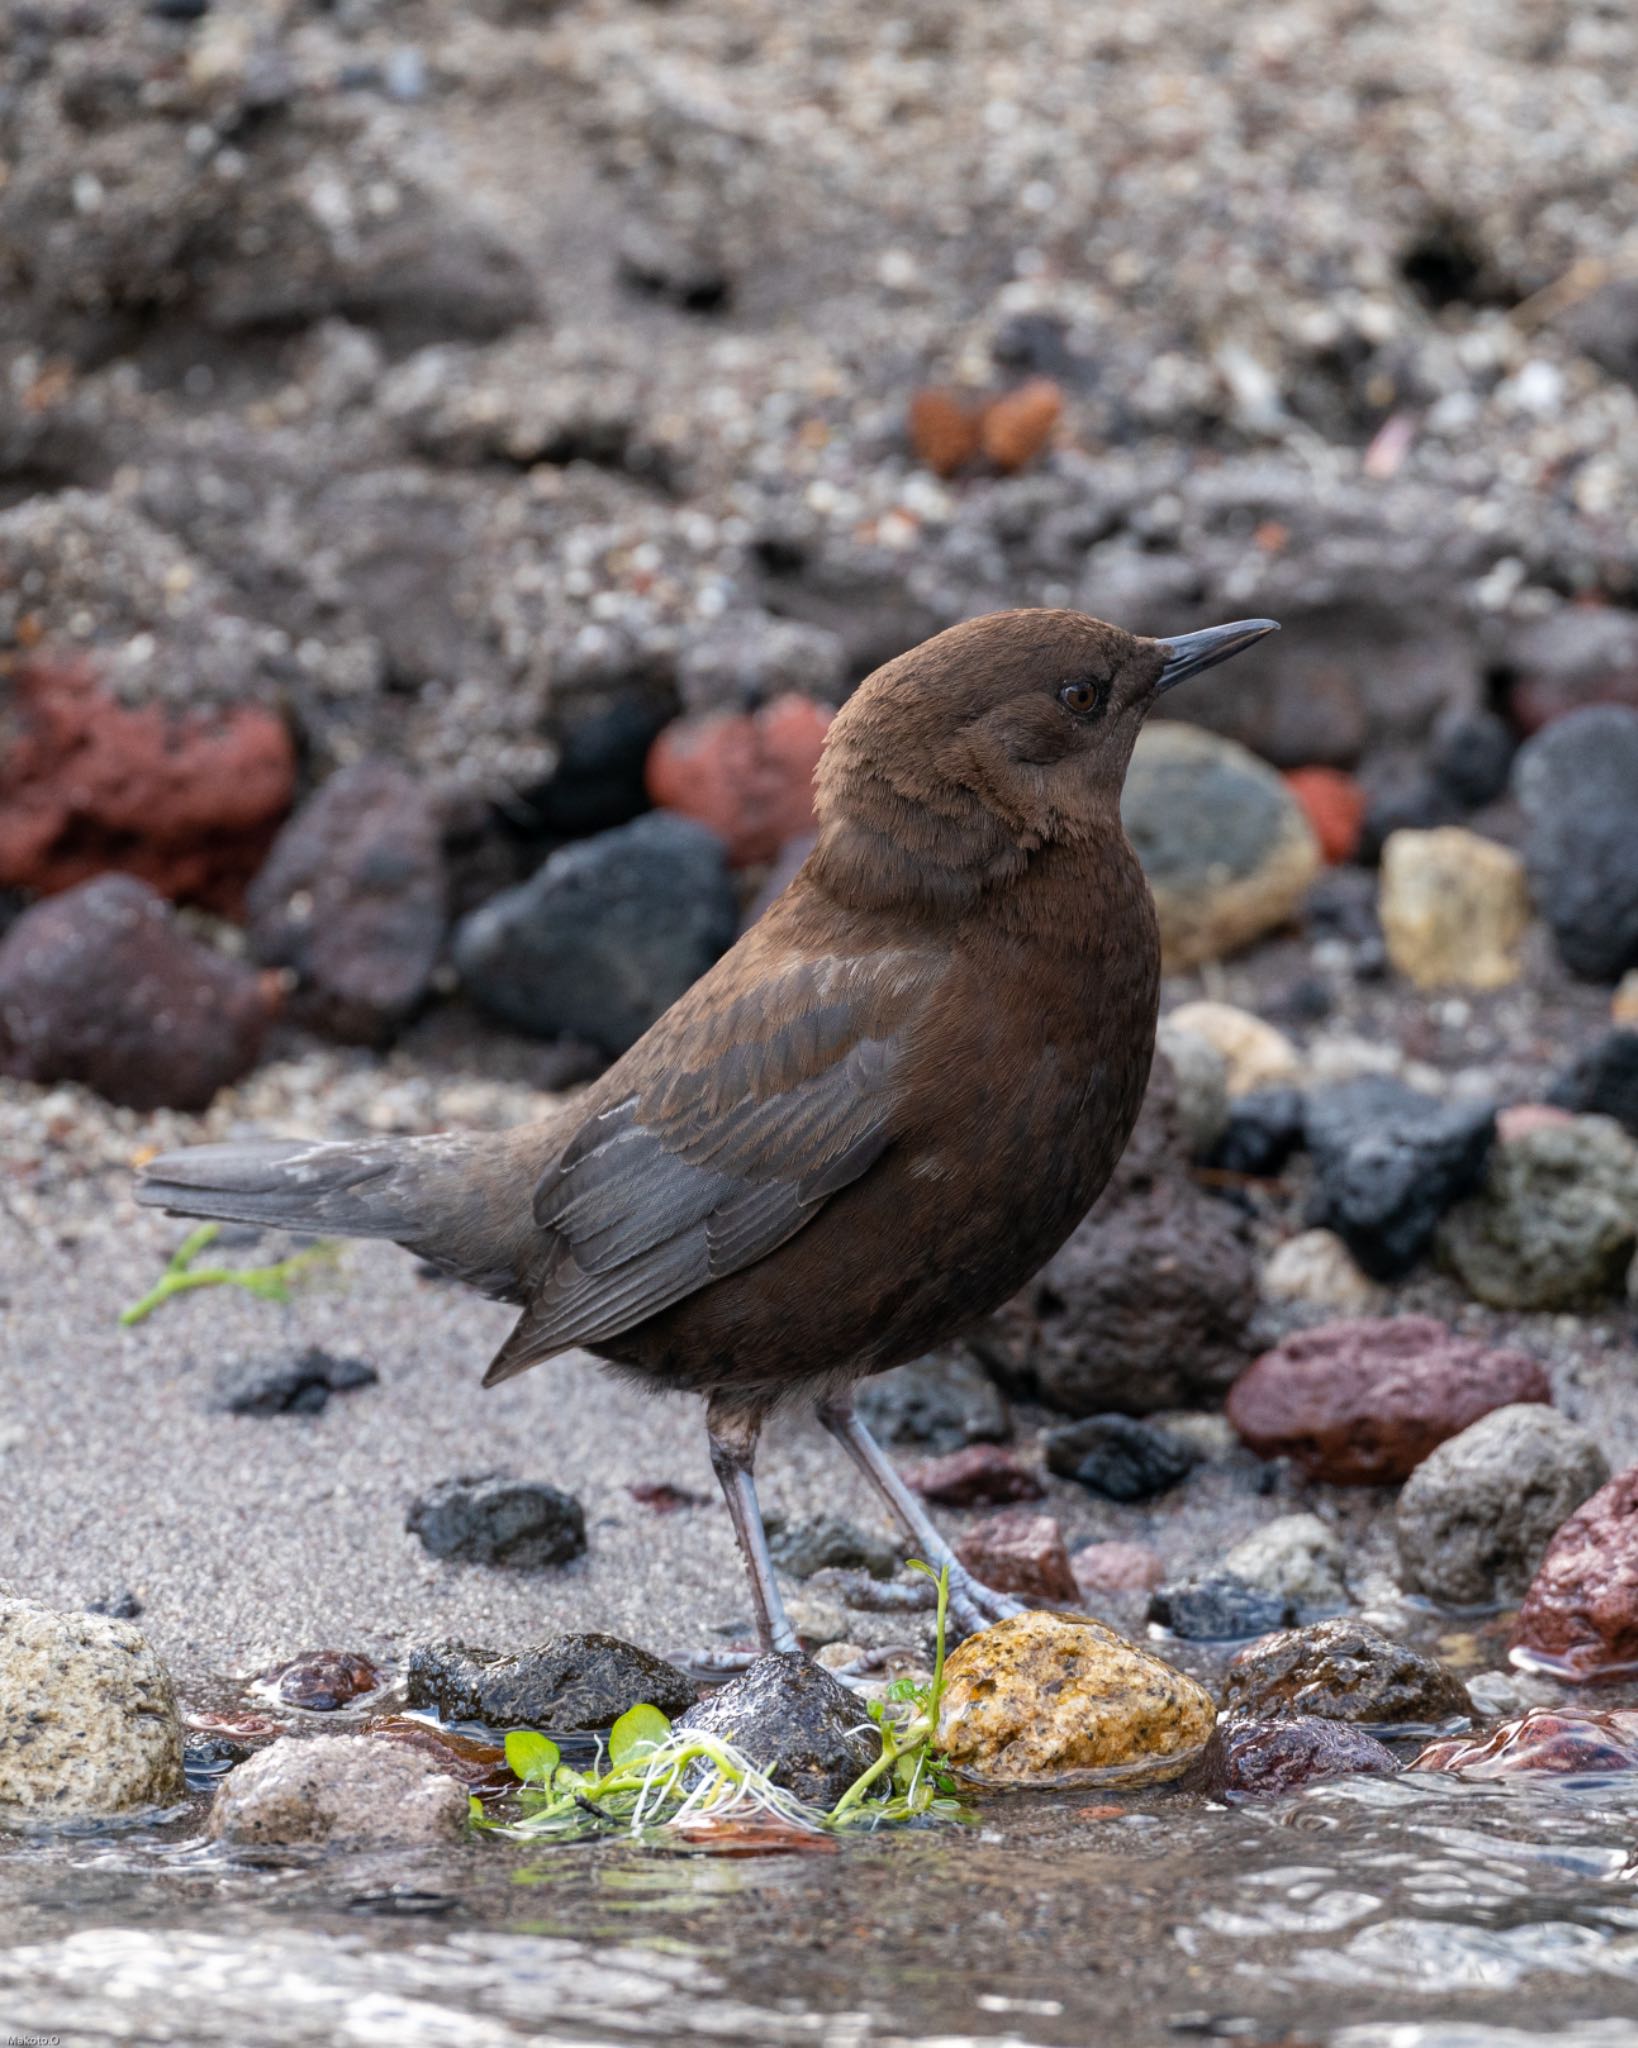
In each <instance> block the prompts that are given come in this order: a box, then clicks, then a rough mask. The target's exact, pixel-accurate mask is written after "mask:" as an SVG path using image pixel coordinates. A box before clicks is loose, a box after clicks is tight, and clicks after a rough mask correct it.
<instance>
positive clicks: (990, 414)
mask: <svg viewBox="0 0 1638 2048" xmlns="http://www.w3.org/2000/svg"><path fill="white" fill-rule="evenodd" d="M1063 409H1064V395H1063V392H1062V391H1061V390H1060V389H1059V388H1058V386H1057V385H1056V384H1054V383H1053V381H1052V379H1051V378H1050V377H1031V378H1030V380H1029V382H1028V383H1027V384H1020V385H1019V387H1018V389H1017V390H1016V391H1009V392H1008V393H1007V395H1006V396H1005V397H1004V398H998V399H996V400H995V402H994V403H993V404H992V405H989V406H987V407H986V408H985V411H984V419H983V446H984V453H985V454H986V455H987V456H988V457H989V458H990V460H991V461H992V462H993V463H994V464H995V466H996V468H997V469H1004V470H1007V471H1009V472H1010V471H1012V470H1015V469H1027V468H1028V466H1029V465H1030V463H1032V462H1033V461H1034V460H1035V458H1036V456H1038V455H1039V454H1040V453H1041V451H1042V450H1043V449H1044V448H1045V447H1046V445H1047V443H1048V442H1049V441H1050V440H1051V439H1052V433H1053V429H1054V428H1055V427H1056V426H1057V424H1058V421H1059V419H1060V418H1061V417H1062V415H1063Z"/></svg>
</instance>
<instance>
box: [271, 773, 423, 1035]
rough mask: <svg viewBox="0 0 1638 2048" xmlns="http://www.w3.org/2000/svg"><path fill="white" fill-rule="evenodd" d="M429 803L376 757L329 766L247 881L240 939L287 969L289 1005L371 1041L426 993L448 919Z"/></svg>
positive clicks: (318, 1022)
mask: <svg viewBox="0 0 1638 2048" xmlns="http://www.w3.org/2000/svg"><path fill="white" fill-rule="evenodd" d="M448 893H449V892H448V883H447V878H446V876H445V872H444V854H443V844H442V835H441V832H440V827H439V820H438V815H437V810H436V807H435V805H434V804H433V802H432V799H431V797H430V796H429V795H428V793H427V791H426V790H425V789H424V788H423V787H422V785H421V784H420V783H418V782H417V781H416V780H415V778H414V777H413V776H411V775H407V774H405V772H404V771H403V769H401V768H395V767H393V766H392V765H391V764H390V763H389V762H386V761H360V762H357V763H356V764H355V765H354V766H352V767H350V768H344V769H342V771H341V772H340V774H339V775H333V776H332V777H331V778H330V780H329V781H328V782H327V783H325V784H324V786H323V788H322V789H320V790H319V791H318V792H317V794H316V795H315V796H313V797H311V798H310V799H309V800H308V801H307V802H306V803H305V804H303V805H302V807H301V809H300V810H299V811H298V812H297V813H296V815H295V817H293V818H292V819H291V820H290V822H289V824H288V825H286V826H285V828H284V830H283V831H282V832H281V833H280V834H279V836H278V839H277V841H276V842H275V843H274V847H273V851H272V852H271V853H270V854H269V855H268V859H267V864H266V866H265V867H264V868H263V869H262V871H261V873H260V874H259V875H257V877H256V879H255V881H254V882H252V884H251V886H250V894H249V898H248V909H249V913H250V943H251V948H252V950H253V951H254V953H255V955H256V958H257V959H258V960H260V961H261V962H262V963H263V965H264V966H268V967H285V968H289V969H290V970H292V971H293V973H294V974H295V976H296V993H295V997H294V999H293V1001H292V1003H291V1014H292V1015H293V1016H294V1017H296V1018H297V1019H299V1020H300V1021H301V1022H304V1023H308V1024H312V1025H313V1026H315V1027H316V1028H317V1029H319V1030H321V1031H327V1032H329V1033H330V1034H331V1035H332V1036H334V1037H337V1038H347V1039H356V1040H359V1041H361V1042H363V1043H365V1044H374V1043H378V1042H379V1041H380V1040H382V1039H384V1038H386V1037H388V1036H389V1035H390V1034H391V1032H392V1030H393V1029H394V1027H395V1026H396V1025H398V1024H401V1023H402V1022H403V1021H404V1019H405V1018H406V1017H407V1016H409V1014H410V1012H411V1011H412V1010H414V1009H415V1007H416V1006H417V1004H418V1003H419V1002H420V1001H421V999H422V998H423V997H424V996H425V994H426V992H427V989H428V987H429V986H430V984H431V981H432V970H433V968H434V967H435V966H436V965H437V960H438V949H439V946H440V945H441V944H442V942H443V936H444V926H445V923H446V921H447V916H448Z"/></svg>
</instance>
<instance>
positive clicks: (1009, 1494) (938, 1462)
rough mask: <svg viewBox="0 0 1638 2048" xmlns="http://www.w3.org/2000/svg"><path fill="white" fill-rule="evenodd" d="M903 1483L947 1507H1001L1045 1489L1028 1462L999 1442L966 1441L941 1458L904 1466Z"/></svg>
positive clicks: (1029, 1497) (1039, 1494) (1037, 1495)
mask: <svg viewBox="0 0 1638 2048" xmlns="http://www.w3.org/2000/svg"><path fill="white" fill-rule="evenodd" d="M904 1479H905V1484H906V1485H907V1486H913V1487H914V1488H915V1490H916V1492H917V1493H919V1494H920V1495H921V1497H922V1498H923V1500H930V1501H936V1502H937V1503H938V1504H939V1506H940V1507H946V1508H991V1507H1004V1506H1005V1505H1006V1504H1007V1503H1008V1502H1009V1501H1015V1500H1039V1499H1040V1498H1041V1496H1042V1494H1043V1492H1044V1491H1045V1489H1044V1488H1043V1487H1042V1485H1041V1482H1040V1480H1039V1479H1037V1478H1036V1476H1035V1474H1034V1473H1033V1472H1031V1471H1030V1469H1029V1467H1028V1466H1027V1465H1021V1464H1020V1463H1019V1462H1018V1460H1017V1459H1016V1458H1015V1457H1014V1456H1013V1454H1012V1453H1011V1451H1004V1450H1002V1449H1001V1447H1000V1446H999V1445H998V1444H968V1445H967V1447H966V1448H965V1450H960V1451H951V1452H950V1453H949V1454H948V1455H947V1456H945V1457H942V1458H927V1459H925V1460H924V1461H923V1462H922V1463H921V1464H919V1465H911V1466H909V1467H907V1468H906V1471H905V1474H904Z"/></svg>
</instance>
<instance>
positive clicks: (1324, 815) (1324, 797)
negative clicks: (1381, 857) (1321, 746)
mask: <svg viewBox="0 0 1638 2048" xmlns="http://www.w3.org/2000/svg"><path fill="white" fill-rule="evenodd" d="M1285 781H1286V787H1287V788H1288V789H1289V790H1290V791H1291V794H1292V795H1293V796H1294V797H1295V798H1296V799H1297V801H1298V803H1299V804H1301V805H1302V807H1303V810H1304V812H1305V813H1306V815H1307V818H1308V822H1309V824H1310V825H1312V826H1313V828H1314V837H1315V838H1316V839H1317V840H1318V841H1319V844H1320V852H1321V853H1323V854H1324V856H1325V858H1326V859H1327V860H1328V861H1329V862H1330V863H1331V865H1332V866H1333V867H1335V866H1336V865H1337V864H1338V863H1339V862H1342V861H1347V860H1352V859H1353V857H1354V855H1355V854H1356V853H1357V852H1358V851H1359V834H1360V828H1361V827H1362V826H1363V825H1364V823H1365V792H1364V790H1362V789H1361V788H1360V786H1359V784H1358V783H1357V782H1356V781H1355V780H1354V778H1353V777H1352V776H1351V775H1344V774H1343V773H1342V771H1341V769H1339V768H1293V769H1292V771H1291V773H1290V774H1289V775H1288V776H1287V777H1286V778H1285Z"/></svg>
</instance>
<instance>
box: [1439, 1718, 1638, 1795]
mask: <svg viewBox="0 0 1638 2048" xmlns="http://www.w3.org/2000/svg"><path fill="white" fill-rule="evenodd" d="M1409 1768H1410V1769H1411V1770H1413V1771H1460V1772H1461V1773H1462V1774H1463V1776H1464V1777H1469V1778H1511V1777H1514V1776H1516V1775H1518V1774H1519V1773H1520V1772H1524V1771H1551V1772H1555V1773H1560V1774H1568V1773H1571V1772H1579V1771H1597V1772H1600V1773H1603V1772H1608V1771H1631V1770H1638V1708H1634V1707H1617V1708H1615V1709H1613V1710H1612V1711H1611V1712H1609V1713H1603V1714H1596V1713H1586V1714H1582V1713H1576V1712H1573V1711H1571V1712H1568V1713H1566V1712H1561V1711H1560V1710H1559V1709H1558V1708H1556V1707H1532V1708H1531V1709H1530V1711H1529V1712H1528V1713H1525V1714H1520V1715H1518V1716H1516V1717H1515V1718H1514V1719H1513V1720H1511V1721H1503V1722H1502V1724H1501V1726H1500V1727H1499V1728H1492V1729H1491V1730H1490V1732H1489V1734H1488V1735H1473V1736H1461V1737H1456V1738H1453V1739H1450V1740H1447V1741H1444V1742H1430V1743H1429V1744H1428V1746H1427V1748H1426V1749H1424V1750H1423V1751H1422V1752H1421V1753H1420V1755H1418V1756H1417V1758H1416V1760H1415V1762H1414V1763H1412V1764H1411V1765H1410V1767H1409Z"/></svg>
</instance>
